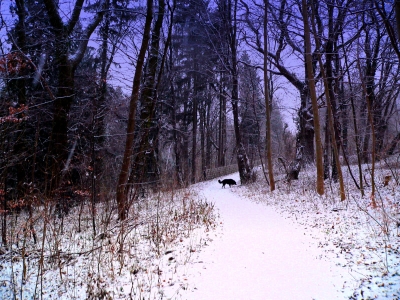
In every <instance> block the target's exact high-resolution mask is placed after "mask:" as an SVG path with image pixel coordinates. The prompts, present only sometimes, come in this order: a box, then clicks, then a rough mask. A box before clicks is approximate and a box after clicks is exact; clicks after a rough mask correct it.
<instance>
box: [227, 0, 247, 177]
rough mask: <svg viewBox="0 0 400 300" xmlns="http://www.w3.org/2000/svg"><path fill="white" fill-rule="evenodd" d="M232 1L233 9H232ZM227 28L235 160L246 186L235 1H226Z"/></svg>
mask: <svg viewBox="0 0 400 300" xmlns="http://www.w3.org/2000/svg"><path fill="white" fill-rule="evenodd" d="M232 1H233V7H232ZM227 8H228V10H227V26H228V30H229V31H228V33H229V47H230V51H231V54H230V66H229V67H230V72H231V74H230V75H231V79H232V92H231V93H232V94H231V97H232V98H231V103H232V114H233V126H234V130H235V140H236V151H237V152H236V158H237V164H238V169H239V176H240V181H241V184H246V183H248V182H249V181H250V179H251V168H250V163H249V159H248V157H247V153H246V149H245V148H244V146H243V143H242V137H241V132H240V124H239V80H238V70H237V67H238V66H237V19H236V13H237V0H228V5H227Z"/></svg>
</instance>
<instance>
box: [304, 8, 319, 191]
mask: <svg viewBox="0 0 400 300" xmlns="http://www.w3.org/2000/svg"><path fill="white" fill-rule="evenodd" d="M302 10H303V11H302V13H303V23H304V42H305V58H306V69H307V80H308V85H309V88H310V96H311V101H312V108H313V115H314V130H315V152H316V165H317V193H318V194H320V195H323V194H324V166H323V161H322V159H323V153H322V143H321V131H320V122H319V113H318V102H317V93H316V91H315V79H314V74H313V61H312V56H311V35H310V25H309V21H308V20H309V19H308V13H307V12H308V7H307V2H306V0H302Z"/></svg>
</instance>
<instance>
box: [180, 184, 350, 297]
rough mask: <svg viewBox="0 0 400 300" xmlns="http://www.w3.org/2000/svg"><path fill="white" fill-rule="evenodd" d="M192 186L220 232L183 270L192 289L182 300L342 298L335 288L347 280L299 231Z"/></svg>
mask: <svg viewBox="0 0 400 300" xmlns="http://www.w3.org/2000/svg"><path fill="white" fill-rule="evenodd" d="M233 178H234V179H235V180H237V181H238V182H239V180H238V178H235V177H233ZM197 187H198V188H199V189H200V190H201V193H202V194H203V195H204V196H205V197H206V198H207V199H208V201H211V202H214V203H215V205H216V207H217V208H218V209H219V212H220V215H221V221H222V223H223V229H222V234H220V236H219V237H217V238H215V239H214V240H213V242H212V243H210V244H209V246H207V247H205V248H204V249H203V250H202V251H201V252H199V253H198V257H197V258H196V259H197V261H198V262H200V263H197V264H194V265H193V266H192V267H188V269H187V273H188V276H189V277H190V279H189V280H190V282H191V284H190V285H193V284H192V283H194V287H193V288H189V289H188V290H187V291H186V292H185V293H184V294H183V295H182V296H183V297H184V298H185V299H190V300H196V299H199V300H200V299H201V300H204V299H216V300H223V299H227V300H228V299H229V300H234V299H238V300H239V299H240V300H244V299H245V300H248V299H254V300H256V299H257V300H258V299H260V300H265V299H278V300H281V299H297V300H300V299H329V300H330V299H346V297H345V296H344V295H343V293H342V292H341V289H342V286H343V284H344V282H345V281H346V280H351V278H349V275H348V274H347V273H345V270H343V269H342V268H340V267H336V266H333V265H332V264H331V263H329V262H327V261H325V260H323V259H320V258H318V257H320V256H321V254H322V252H321V251H320V249H318V248H316V246H315V245H311V243H310V242H311V240H310V237H309V236H306V235H305V232H304V230H300V229H297V228H296V226H295V225H294V224H293V223H291V222H290V220H287V219H285V218H283V217H282V216H280V215H279V214H278V213H277V212H275V211H274V210H273V208H270V207H267V206H265V205H261V204H256V203H253V202H251V201H249V200H248V199H242V198H240V197H239V196H238V195H236V194H235V193H234V192H232V190H231V189H229V187H228V188H226V189H222V188H221V185H220V184H218V182H217V180H213V181H209V182H205V183H202V184H199V185H197ZM236 188H241V187H240V186H237V187H232V189H236ZM343 273H345V274H343Z"/></svg>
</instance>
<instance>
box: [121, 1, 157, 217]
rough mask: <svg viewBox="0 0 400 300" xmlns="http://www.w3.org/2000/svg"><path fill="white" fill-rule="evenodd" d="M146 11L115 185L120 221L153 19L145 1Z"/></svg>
mask: <svg viewBox="0 0 400 300" xmlns="http://www.w3.org/2000/svg"><path fill="white" fill-rule="evenodd" d="M146 3H147V10H146V21H145V26H144V31H143V38H142V44H141V47H140V51H139V55H138V59H137V63H136V69H135V75H134V78H133V86H132V94H131V99H130V104H129V116H128V126H127V130H126V141H125V150H124V155H123V160H122V164H121V171H120V173H119V177H118V185H117V195H116V196H117V204H118V216H119V219H120V220H125V219H126V216H127V215H126V213H127V211H126V208H127V207H126V206H127V196H128V190H129V189H128V186H127V183H128V176H129V168H130V165H131V158H132V148H133V143H134V138H135V136H134V133H135V123H136V122H135V117H136V109H137V102H138V99H139V89H140V83H141V79H142V71H143V65H144V60H145V57H146V52H147V48H148V45H149V40H150V29H151V22H152V19H153V1H152V0H147V1H146Z"/></svg>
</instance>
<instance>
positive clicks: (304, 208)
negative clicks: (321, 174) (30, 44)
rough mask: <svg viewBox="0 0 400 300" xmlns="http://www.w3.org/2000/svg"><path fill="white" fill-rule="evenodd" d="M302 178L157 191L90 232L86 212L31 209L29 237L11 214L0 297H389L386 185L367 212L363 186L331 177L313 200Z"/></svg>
mask: <svg viewBox="0 0 400 300" xmlns="http://www.w3.org/2000/svg"><path fill="white" fill-rule="evenodd" d="M379 172H380V173H378V174H377V177H376V178H380V179H382V178H383V177H384V176H385V175H386V173H387V172H388V170H386V169H382V170H381V171H379ZM311 174H313V172H312V171H311V172H307V171H303V172H302V173H301V177H300V179H299V180H298V181H293V182H292V183H291V184H288V183H286V182H285V181H284V180H283V179H282V178H278V181H277V189H276V190H275V191H274V192H269V189H268V185H266V184H265V182H264V180H263V178H262V177H261V175H259V177H258V181H257V182H256V183H254V184H250V185H248V186H241V185H238V186H233V187H231V188H229V187H226V188H225V189H223V188H222V187H221V185H220V184H219V183H218V181H217V179H213V180H210V181H206V182H203V183H199V184H196V185H194V186H192V187H190V188H188V189H183V190H179V191H173V192H164V193H159V194H157V195H153V196H151V197H149V198H148V199H145V200H144V201H138V202H137V203H136V204H134V209H133V211H134V214H132V218H131V219H129V220H127V222H124V223H121V222H118V221H117V220H116V219H115V211H114V210H112V205H111V209H110V205H106V204H104V206H100V205H99V206H98V208H97V209H98V210H97V214H96V215H95V223H96V224H97V229H96V235H94V233H93V231H94V230H93V226H92V223H93V213H92V211H91V210H90V209H89V207H86V206H85V207H81V208H79V207H77V208H75V209H74V210H73V211H72V212H71V213H70V214H69V215H68V216H65V217H64V218H63V219H62V220H60V219H59V218H52V217H51V216H52V215H53V214H52V212H47V211H46V210H45V209H37V210H36V211H35V214H34V220H35V222H34V226H35V228H36V232H37V238H38V241H40V242H38V243H36V244H34V243H33V242H32V238H31V235H30V234H28V232H29V231H27V230H24V228H26V227H27V226H28V223H26V221H25V223H24V221H23V220H24V218H23V216H19V217H18V218H17V217H16V218H15V219H13V221H12V222H11V221H10V222H11V223H10V227H11V233H12V234H11V235H10V240H11V241H14V243H13V244H12V245H11V248H9V249H5V248H4V247H1V248H0V250H1V254H0V298H1V299H32V298H43V299H188V300H191V299H193V300H196V299H216V300H219V299H221V300H223V299H230V300H231V299H260V300H264V299H273V300H280V299H323V300H325V299H400V228H399V226H400V201H399V196H400V188H399V186H398V185H397V184H396V181H395V180H394V179H393V180H391V181H390V182H389V184H388V185H387V186H383V184H382V183H381V182H382V180H379V181H380V182H379V184H378V186H377V190H376V196H375V200H376V203H377V207H375V208H374V207H372V206H371V197H370V195H371V191H370V187H369V186H367V187H366V190H365V195H366V196H364V197H362V196H361V193H360V191H359V190H357V189H351V188H349V187H351V186H354V184H353V182H351V178H350V176H348V175H346V176H345V184H346V187H348V189H347V194H346V196H347V200H345V201H340V198H339V193H338V186H337V185H336V184H329V183H328V182H326V183H327V185H326V193H325V195H324V196H319V195H317V194H316V193H315V191H314V186H315V175H311ZM392 174H394V175H396V174H395V173H392ZM225 178H233V179H235V180H236V181H237V182H238V183H239V180H238V174H237V173H236V174H232V175H230V176H226V177H225ZM365 182H366V183H368V176H365ZM377 182H378V180H377ZM78 215H79V218H78V217H77V216H78ZM44 220H47V221H46V222H45V221H44ZM44 228H46V237H45V238H43V231H44V230H43V229H44ZM78 228H79V230H78ZM34 295H36V297H34ZM40 295H41V296H42V297H38V296H40Z"/></svg>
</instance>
